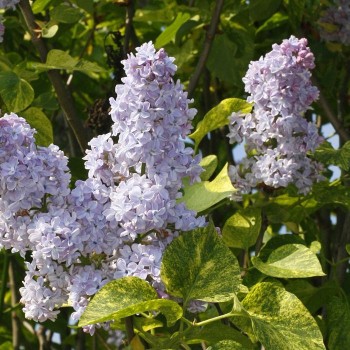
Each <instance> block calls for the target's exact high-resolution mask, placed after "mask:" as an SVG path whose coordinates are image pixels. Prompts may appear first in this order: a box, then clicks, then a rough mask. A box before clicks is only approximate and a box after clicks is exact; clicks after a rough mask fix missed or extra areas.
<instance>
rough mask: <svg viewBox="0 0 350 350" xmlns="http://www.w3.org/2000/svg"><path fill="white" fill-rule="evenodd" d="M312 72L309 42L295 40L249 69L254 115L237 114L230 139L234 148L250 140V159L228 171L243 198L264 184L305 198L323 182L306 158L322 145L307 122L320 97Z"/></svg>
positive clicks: (317, 166) (248, 87)
mask: <svg viewBox="0 0 350 350" xmlns="http://www.w3.org/2000/svg"><path fill="white" fill-rule="evenodd" d="M312 68H314V56H313V54H312V53H311V51H310V49H309V48H308V47H307V40H306V39H300V40H298V39H297V38H295V37H293V36H292V37H290V39H288V40H284V41H283V42H282V44H281V45H277V44H274V45H273V46H272V51H271V52H269V53H268V54H266V56H265V57H261V58H260V60H259V61H255V62H252V63H251V64H250V65H249V69H248V71H247V74H246V76H245V77H244V78H243V81H244V83H245V90H246V91H247V92H249V93H250V96H249V97H248V99H247V100H248V101H249V102H251V103H253V111H252V113H248V114H242V113H236V112H235V113H232V115H231V116H230V124H229V130H230V133H229V134H228V135H227V136H228V137H229V139H230V142H231V143H234V142H242V141H245V147H246V151H247V152H248V153H249V154H251V156H250V157H249V158H246V159H244V160H243V161H242V163H241V164H239V165H238V166H236V167H230V169H229V173H230V177H231V179H232V181H233V183H234V184H235V186H236V188H237V189H238V190H239V191H240V192H241V193H244V192H249V191H250V190H251V189H252V188H254V187H256V186H258V185H259V184H265V185H266V186H269V187H273V188H279V187H287V186H288V185H289V184H294V185H295V186H296V187H297V188H298V190H299V192H300V193H307V192H308V191H309V190H310V188H311V186H312V184H313V182H315V181H318V180H320V179H322V176H321V175H320V172H321V170H322V167H321V165H320V164H319V163H317V162H315V161H313V160H311V159H310V158H309V157H308V155H307V154H308V152H313V151H315V149H316V148H317V147H318V146H319V145H320V143H321V142H322V138H321V137H320V136H319V135H318V132H317V128H316V126H315V124H313V123H311V122H307V120H306V119H305V118H304V113H305V112H306V111H307V110H308V109H309V108H310V104H311V103H312V102H313V101H314V100H316V99H317V97H318V90H317V88H316V87H315V86H312V84H311V81H310V78H311V73H310V69H312Z"/></svg>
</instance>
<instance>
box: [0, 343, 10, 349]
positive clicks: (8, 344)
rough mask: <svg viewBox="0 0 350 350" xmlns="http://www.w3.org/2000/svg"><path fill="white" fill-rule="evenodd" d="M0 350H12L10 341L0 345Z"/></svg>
mask: <svg viewBox="0 0 350 350" xmlns="http://www.w3.org/2000/svg"><path fill="white" fill-rule="evenodd" d="M0 350H13V345H12V342H11V341H6V342H4V343H2V344H1V345H0Z"/></svg>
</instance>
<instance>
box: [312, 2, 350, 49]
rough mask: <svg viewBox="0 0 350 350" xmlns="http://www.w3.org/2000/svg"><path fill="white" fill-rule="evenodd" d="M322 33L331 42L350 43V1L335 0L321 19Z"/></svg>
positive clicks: (323, 37)
mask: <svg viewBox="0 0 350 350" xmlns="http://www.w3.org/2000/svg"><path fill="white" fill-rule="evenodd" d="M319 24H320V35H321V37H322V39H324V40H325V41H329V42H337V43H342V44H344V45H350V1H349V0H335V2H334V5H333V6H330V7H329V8H328V9H327V10H326V11H324V13H323V15H322V17H321V18H320V20H319Z"/></svg>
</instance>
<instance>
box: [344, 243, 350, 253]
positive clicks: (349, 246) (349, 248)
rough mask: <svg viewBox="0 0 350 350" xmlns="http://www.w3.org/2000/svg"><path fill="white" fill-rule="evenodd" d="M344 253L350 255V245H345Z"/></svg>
mask: <svg viewBox="0 0 350 350" xmlns="http://www.w3.org/2000/svg"><path fill="white" fill-rule="evenodd" d="M345 249H346V252H347V253H348V254H349V255H350V244H346V245H345Z"/></svg>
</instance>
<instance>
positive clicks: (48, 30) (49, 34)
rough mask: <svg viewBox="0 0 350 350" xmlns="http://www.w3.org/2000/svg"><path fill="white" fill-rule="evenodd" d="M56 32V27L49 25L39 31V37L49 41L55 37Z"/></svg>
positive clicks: (55, 25)
mask: <svg viewBox="0 0 350 350" xmlns="http://www.w3.org/2000/svg"><path fill="white" fill-rule="evenodd" d="M57 31H58V25H57V24H53V25H51V24H50V26H45V27H43V28H42V29H41V35H42V37H43V38H47V39H49V38H53V37H54V36H55V35H56V33H57Z"/></svg>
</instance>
